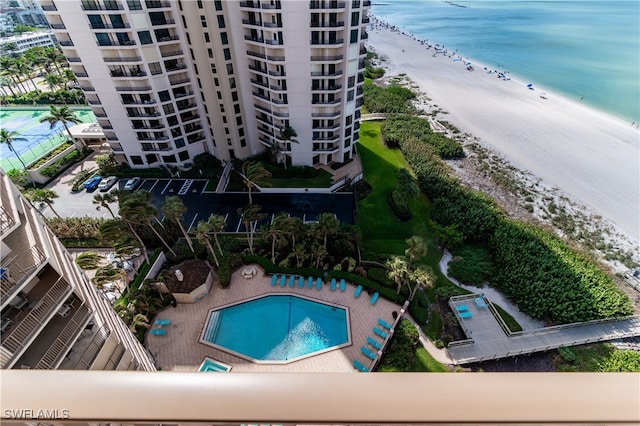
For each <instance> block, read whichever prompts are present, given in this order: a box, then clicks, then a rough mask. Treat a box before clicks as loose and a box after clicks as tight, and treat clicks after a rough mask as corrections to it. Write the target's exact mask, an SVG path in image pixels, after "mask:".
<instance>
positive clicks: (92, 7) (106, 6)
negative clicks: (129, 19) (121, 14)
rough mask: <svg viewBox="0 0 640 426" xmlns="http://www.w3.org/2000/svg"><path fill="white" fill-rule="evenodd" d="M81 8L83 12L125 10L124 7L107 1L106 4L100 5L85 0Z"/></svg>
mask: <svg viewBox="0 0 640 426" xmlns="http://www.w3.org/2000/svg"><path fill="white" fill-rule="evenodd" d="M81 7H82V10H124V6H122V5H121V4H120V3H119V2H115V1H105V2H104V4H100V3H98V2H97V1H92V0H84V1H82V4H81Z"/></svg>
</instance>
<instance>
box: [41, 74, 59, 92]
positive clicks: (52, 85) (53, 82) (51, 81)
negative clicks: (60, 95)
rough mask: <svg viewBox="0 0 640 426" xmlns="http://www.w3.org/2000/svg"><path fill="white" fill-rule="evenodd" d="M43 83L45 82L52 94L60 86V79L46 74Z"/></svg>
mask: <svg viewBox="0 0 640 426" xmlns="http://www.w3.org/2000/svg"><path fill="white" fill-rule="evenodd" d="M44 81H46V82H47V85H48V86H49V89H50V90H51V91H52V92H54V91H55V90H56V87H60V86H61V85H62V82H63V80H62V78H61V77H60V76H59V75H56V74H47V75H45V76H44Z"/></svg>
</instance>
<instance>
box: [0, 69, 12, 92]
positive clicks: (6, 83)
mask: <svg viewBox="0 0 640 426" xmlns="http://www.w3.org/2000/svg"><path fill="white" fill-rule="evenodd" d="M14 85H15V83H14V82H13V80H12V79H11V78H10V77H8V76H7V75H6V74H5V70H2V71H0V87H2V94H3V95H4V96H7V91H6V90H4V88H5V87H7V88H9V92H11V96H15V95H16V92H14V91H13V86H14Z"/></svg>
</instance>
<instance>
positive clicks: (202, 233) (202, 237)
mask: <svg viewBox="0 0 640 426" xmlns="http://www.w3.org/2000/svg"><path fill="white" fill-rule="evenodd" d="M209 232H211V224H210V223H209V222H208V221H204V220H201V221H200V222H198V225H196V239H197V240H198V242H199V243H200V244H204V245H206V246H207V250H209V253H211V256H212V257H213V261H214V262H215V263H216V266H220V262H219V261H218V256H216V251H215V250H214V249H213V247H212V246H211V239H209Z"/></svg>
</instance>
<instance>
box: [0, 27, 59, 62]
mask: <svg viewBox="0 0 640 426" xmlns="http://www.w3.org/2000/svg"><path fill="white" fill-rule="evenodd" d="M57 45H58V41H57V40H56V37H55V36H54V35H53V31H34V32H31V33H24V34H19V35H13V36H10V37H2V38H0V56H4V55H13V54H15V55H19V54H21V53H24V52H26V51H27V50H29V49H31V48H32V47H36V46H40V47H56V46H57ZM9 46H10V47H11V48H9ZM13 47H15V49H14V48H13Z"/></svg>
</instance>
